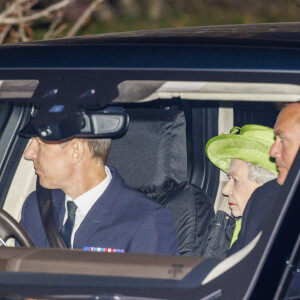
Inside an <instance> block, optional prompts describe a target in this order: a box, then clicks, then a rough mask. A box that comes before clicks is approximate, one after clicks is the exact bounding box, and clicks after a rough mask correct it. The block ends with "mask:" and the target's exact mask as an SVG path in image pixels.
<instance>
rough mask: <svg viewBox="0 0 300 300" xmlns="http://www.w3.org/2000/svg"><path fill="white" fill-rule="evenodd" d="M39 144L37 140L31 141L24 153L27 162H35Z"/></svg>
mask: <svg viewBox="0 0 300 300" xmlns="http://www.w3.org/2000/svg"><path fill="white" fill-rule="evenodd" d="M37 148H38V144H37V141H36V139H35V138H33V139H31V142H30V144H29V145H28V147H27V148H26V150H25V151H24V158H25V159H27V160H34V159H36V158H37Z"/></svg>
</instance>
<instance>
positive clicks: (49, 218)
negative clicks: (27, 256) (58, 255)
mask: <svg viewBox="0 0 300 300" xmlns="http://www.w3.org/2000/svg"><path fill="white" fill-rule="evenodd" d="M36 197H37V203H38V207H39V212H40V215H41V219H42V224H43V227H44V230H45V233H46V237H47V240H48V242H49V245H50V247H51V248H67V247H66V245H65V242H64V240H63V239H62V237H61V235H60V234H59V231H58V228H57V225H56V221H55V217H54V211H53V203H52V195H51V190H48V189H45V188H43V187H42V186H41V185H40V181H39V177H38V178H37V181H36Z"/></svg>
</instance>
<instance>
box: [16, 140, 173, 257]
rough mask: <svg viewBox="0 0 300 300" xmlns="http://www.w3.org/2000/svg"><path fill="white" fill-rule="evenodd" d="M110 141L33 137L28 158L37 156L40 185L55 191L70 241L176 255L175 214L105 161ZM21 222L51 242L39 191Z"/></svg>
mask: <svg viewBox="0 0 300 300" xmlns="http://www.w3.org/2000/svg"><path fill="white" fill-rule="evenodd" d="M110 145H111V140H110V139H81V138H73V139H70V140H68V141H67V142H47V141H44V140H42V139H41V138H38V137H33V138H32V141H31V143H30V145H29V146H28V148H27V149H26V150H25V152H24V157H25V159H28V160H32V161H33V163H34V168H35V172H36V174H37V175H38V176H39V180H40V184H41V186H43V187H45V188H47V189H51V190H52V191H51V192H52V202H53V206H54V215H55V218H56V221H57V226H58V229H59V231H60V232H61V235H62V237H63V239H64V241H65V243H66V245H67V246H68V247H69V248H79V249H86V250H92V251H106V252H136V253H157V254H177V253H178V252H177V238H176V234H175V228H174V222H173V217H172V215H171V214H170V212H169V211H168V210H167V209H166V208H163V207H161V206H160V205H158V204H157V203H155V202H154V201H152V200H151V199H150V198H148V197H147V196H146V195H144V194H142V193H139V192H137V191H135V190H133V189H131V188H130V187H128V186H127V185H126V184H125V183H124V181H123V179H122V178H121V177H120V175H119V174H118V173H117V171H116V170H115V169H114V168H112V167H108V166H105V163H106V160H107V156H108V152H109V149H110ZM136 175H137V176H138V174H136ZM20 223H21V225H23V227H24V228H25V229H26V231H27V232H28V234H29V235H30V237H31V238H32V240H33V242H34V243H35V245H36V246H38V247H48V246H49V244H48V241H47V238H46V235H45V231H44V229H43V226H42V222H41V217H40V214H39V211H38V205H37V198H36V192H33V193H32V194H30V195H29V196H28V198H27V199H26V201H25V203H24V206H23V209H22V217H21V222H20Z"/></svg>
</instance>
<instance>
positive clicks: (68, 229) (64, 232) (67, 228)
mask: <svg viewBox="0 0 300 300" xmlns="http://www.w3.org/2000/svg"><path fill="white" fill-rule="evenodd" d="M76 209H77V205H76V204H75V203H74V201H68V202H67V210H68V218H67V220H66V222H65V225H64V226H63V228H62V229H61V232H60V234H61V236H62V238H63V240H64V242H65V244H66V246H67V247H68V248H71V235H72V231H73V227H74V223H75V215H76Z"/></svg>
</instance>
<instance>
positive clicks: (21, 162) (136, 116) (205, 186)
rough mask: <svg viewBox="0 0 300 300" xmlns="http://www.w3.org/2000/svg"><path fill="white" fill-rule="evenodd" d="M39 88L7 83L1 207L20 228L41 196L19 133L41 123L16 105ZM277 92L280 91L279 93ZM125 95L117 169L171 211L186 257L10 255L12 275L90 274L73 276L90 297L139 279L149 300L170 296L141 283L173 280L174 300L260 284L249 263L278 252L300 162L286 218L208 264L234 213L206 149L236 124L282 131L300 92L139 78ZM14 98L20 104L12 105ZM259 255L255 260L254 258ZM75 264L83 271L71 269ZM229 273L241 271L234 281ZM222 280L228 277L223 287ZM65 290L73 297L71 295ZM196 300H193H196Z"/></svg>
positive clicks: (2, 89)
mask: <svg viewBox="0 0 300 300" xmlns="http://www.w3.org/2000/svg"><path fill="white" fill-rule="evenodd" d="M5 84H7V85H5ZM37 86H38V82H37V81H32V82H30V84H28V83H27V84H23V85H22V82H18V88H16V84H12V81H11V82H10V84H9V82H8V81H7V82H6V81H5V80H4V81H3V82H2V85H1V86H0V98H3V99H5V101H3V102H1V103H0V105H1V109H0V114H1V118H0V120H1V121H0V122H1V123H0V149H1V151H0V160H1V161H2V162H3V163H2V164H1V165H2V168H3V170H2V172H1V174H2V177H1V178H0V191H1V192H0V203H1V205H2V207H3V208H4V210H5V211H7V212H8V213H9V214H10V215H11V216H13V217H14V218H15V219H16V220H17V221H19V220H20V216H21V209H22V205H23V202H24V201H25V199H26V197H27V196H28V195H29V194H30V193H31V192H32V191H34V190H35V188H36V175H35V174H34V169H33V165H32V163H31V162H30V161H26V160H25V159H24V158H23V157H22V153H23V152H24V150H25V148H26V145H27V143H28V139H26V138H22V137H20V136H19V135H18V132H19V131H20V129H22V128H24V126H25V124H27V122H28V120H29V119H30V118H32V116H33V118H34V109H33V106H32V105H30V104H28V102H27V103H25V104H22V103H20V102H18V101H15V99H17V98H18V93H19V94H20V93H21V95H22V96H21V98H24V97H25V96H24V93H23V92H24V90H25V92H26V97H28V98H30V97H32V95H33V94H34V89H35V88H36V87H37ZM7 87H9V88H7ZM12 87H13V88H12ZM24 87H25V89H24ZM18 89H19V90H18ZM270 90H272V91H273V92H272V93H270ZM118 91H119V92H118V95H117V96H116V97H115V98H114V99H113V101H112V103H111V104H110V107H113V108H116V107H117V108H120V107H121V108H122V109H123V110H124V111H125V113H126V114H127V115H128V116H129V125H128V129H127V130H126V131H125V130H123V131H121V133H120V132H119V134H118V136H112V137H113V142H112V148H111V151H110V154H109V158H108V164H109V165H112V166H113V167H115V168H116V169H117V170H118V172H119V173H120V174H121V176H122V177H123V178H124V180H125V181H126V182H127V183H128V185H129V186H131V187H132V188H134V189H137V190H139V191H141V192H143V193H146V194H147V195H148V196H149V197H151V198H152V199H153V200H154V201H157V202H159V203H160V204H161V205H163V206H165V207H167V208H168V209H169V210H170V211H171V213H172V214H173V216H174V220H175V227H176V232H177V237H178V246H179V252H180V255H181V256H179V257H172V258H168V259H169V260H168V259H167V258H159V257H152V256H150V257H148V256H147V255H142V254H136V255H131V254H128V255H127V256H126V257H127V258H126V259H125V260H122V257H120V258H116V257H115V256H114V257H109V256H104V255H101V253H100V254H98V253H85V252H83V251H78V250H76V251H70V250H55V249H51V250H50V249H48V250H47V249H43V251H41V250H40V249H34V248H28V249H20V248H14V249H12V248H7V249H5V250H4V251H2V252H1V255H2V256H1V257H2V258H5V259H0V261H2V263H0V266H2V268H4V269H6V270H7V271H9V272H16V271H22V272H27V274H28V272H31V273H33V274H32V276H37V274H40V272H41V270H47V272H48V273H53V274H71V275H74V276H75V275H76V274H77V275H82V276H83V275H89V276H87V277H86V278H84V277H82V276H81V277H80V276H79V277H77V278H76V276H75V277H72V278H73V279H74V278H75V279H74V280H75V281H74V282H76V281H77V280H80V281H81V283H83V286H84V287H81V290H80V291H81V293H84V292H86V293H88V289H89V284H91V280H92V278H93V277H92V275H98V276H108V277H109V278H111V277H115V278H116V280H117V278H120V277H130V278H133V279H134V280H135V281H134V283H133V286H135V285H136V286H135V288H136V295H140V297H142V295H144V294H145V291H148V293H149V295H150V294H151V296H152V297H153V298H152V299H159V298H158V295H161V294H159V293H158V288H160V289H161V288H162V286H161V284H160V283H159V282H156V283H153V284H152V285H151V287H150V285H148V286H147V283H145V281H142V282H141V278H143V279H157V280H158V279H164V280H167V281H165V282H164V284H165V286H166V287H165V292H163V293H162V294H164V293H165V295H170V294H168V293H169V292H170V290H172V289H174V290H176V297H177V298H176V299H180V297H182V296H183V295H184V291H182V290H181V289H180V288H181V287H186V286H187V285H188V286H190V287H191V291H192V292H193V291H194V292H195V291H200V290H199V289H200V288H199V287H198V285H199V280H200V282H201V286H202V287H204V286H206V289H203V295H209V297H208V298H207V299H215V298H214V297H216V296H217V295H219V294H220V291H219V289H215V288H214V286H217V285H218V282H217V283H214V282H215V281H214V280H216V279H217V280H223V283H224V282H229V281H230V280H234V278H235V279H238V276H240V274H242V273H241V272H243V271H244V270H245V268H248V271H247V272H248V273H249V276H251V274H252V276H253V279H252V281H253V282H254V281H255V280H258V278H259V276H260V275H259V274H258V273H257V275H255V274H256V273H255V272H256V269H255V268H254V266H249V263H250V264H253V265H255V264H256V263H257V264H258V263H259V261H260V259H261V256H262V255H264V253H267V251H271V250H270V249H274V248H272V247H275V245H276V241H275V243H274V242H272V243H271V242H269V240H268V238H269V236H270V235H271V234H272V232H274V231H273V230H274V228H275V229H276V230H279V228H276V226H275V225H276V224H278V222H280V216H281V214H283V212H282V207H284V205H286V208H285V209H286V210H287V211H290V210H291V209H292V208H291V207H289V206H288V205H287V204H284V203H286V202H285V201H284V200H285V199H286V197H290V201H292V199H293V196H294V194H293V193H290V192H288V190H292V188H291V186H295V190H294V193H299V187H298V190H297V179H296V180H295V179H294V178H297V176H298V175H297V174H296V173H297V172H298V171H299V167H298V168H297V165H298V166H299V154H298V156H297V159H296V161H295V163H294V170H295V171H294V172H291V176H290V177H291V179H290V181H289V182H287V184H286V186H287V187H286V188H285V189H283V192H282V195H283V196H282V201H281V204H282V206H281V207H280V205H278V206H276V207H277V211H276V212H275V213H274V216H271V217H270V222H269V223H268V228H266V230H265V231H264V232H261V233H260V234H259V235H258V236H257V237H256V238H255V239H254V240H253V241H252V243H250V244H249V245H248V246H247V247H245V248H244V249H242V250H241V251H239V252H238V253H236V254H235V255H233V256H232V257H229V258H227V259H224V260H220V259H213V258H211V259H204V258H203V257H200V256H199V253H201V245H202V244H201V242H202V240H203V238H204V235H205V231H206V229H207V227H208V225H209V220H210V219H211V217H212V216H213V214H214V211H217V210H224V211H226V212H228V213H230V210H229V207H228V205H227V201H226V200H224V197H223V196H222V192H221V191H222V187H223V186H224V184H225V183H226V181H227V176H226V174H224V173H223V172H220V171H219V169H217V168H216V167H215V166H213V165H212V164H211V163H210V162H209V160H208V159H207V157H206V155H205V144H206V142H207V141H208V140H209V139H210V138H212V137H214V136H216V135H218V134H221V133H222V132H224V133H228V132H229V131H230V129H231V128H232V127H233V126H239V127H242V126H243V125H245V124H260V125H265V126H270V127H273V125H274V123H275V121H276V117H277V115H278V112H279V110H280V108H281V107H282V105H284V102H289V101H295V100H297V99H299V95H300V87H299V85H295V84H281V85H280V84H274V85H272V84H267V83H234V82H231V83H228V82H227V83H225V82H184V81H177V82H175V81H169V82H168V81H147V80H141V81H137V80H134V81H123V82H122V83H120V84H119V85H118ZM8 98H11V100H9V101H7V99H8ZM274 100H275V101H274ZM37 106H38V105H37ZM35 109H36V108H35ZM87 110H88V109H87ZM72 130H73V129H72ZM298 173H299V172H298ZM4 174H5V175H4ZM292 176H293V177H292ZM298 182H299V179H298ZM284 193H285V194H284ZM286 195H287V196H286ZM294 202H295V201H294ZM294 202H293V203H294ZM293 205H296V204H293ZM295 207H296V206H295ZM286 217H287V216H284V215H283V216H282V218H286ZM281 222H282V220H281ZM274 224H275V225H274ZM280 230H282V229H280ZM282 234H284V233H282ZM277 242H278V241H277ZM7 245H8V246H10V247H13V246H14V240H13V239H10V240H9V241H7ZM266 245H267V246H266ZM21 250H22V251H21ZM71 252H73V253H71ZM250 253H251V254H252V257H249V254H250ZM186 256H192V257H191V258H189V257H186ZM49 257H50V258H51V259H50V261H49ZM136 257H138V258H139V259H138V260H137V259H136ZM75 259H76V266H74V265H73V266H72V267H71V265H72V262H73V261H74V260H75ZM170 264H171V265H172V268H171V269H170ZM145 266H147V268H145ZM149 266H152V268H149ZM237 268H238V269H237ZM227 270H231V273H230V274H228V275H226V271H227ZM237 270H239V271H237ZM116 272H117V273H116ZM265 272H267V271H265ZM268 272H270V268H269V269H268ZM199 274H201V276H200V277H199ZM221 274H225V276H224V278H222V279H220V275H221ZM232 274H235V275H234V276H232ZM253 274H254V275H255V276H254V275H253ZM226 276H227V277H226ZM20 278H21V277H20ZM102 279H103V278H102ZM35 280H37V281H39V280H40V284H41V286H43V288H44V289H45V284H44V283H43V280H45V278H43V277H40V278H39V279H37V278H35ZM60 280H62V281H63V282H65V283H66V281H65V280H66V279H65V278H63V277H61V278H60ZM107 280H109V279H107ZM122 280H124V278H123V279H122ZM168 280H169V281H168ZM172 280H173V281H174V282H175V281H178V282H179V281H180V280H183V283H181V286H180V284H179V285H178V283H174V282H172ZM278 280H279V279H278ZM74 284H75V283H74ZM93 284H94V285H96V284H97V288H98V289H100V288H102V289H104V290H105V292H110V291H111V290H112V289H113V288H117V289H118V291H120V292H124V293H125V294H127V293H129V292H128V291H127V290H126V288H125V287H124V286H121V285H120V284H116V283H114V282H111V279H110V285H109V286H110V288H108V287H107V286H108V285H107V281H106V280H105V279H104V280H103V281H102V282H101V283H99V282H98V281H97V283H96V281H95V283H93ZM176 284H177V285H176ZM71 285H72V284H71ZM260 288H262V287H260ZM23 289H25V287H24V286H23ZM110 289H111V290H110ZM240 289H241V290H243V291H244V290H245V286H243V284H242V286H241V287H240ZM45 290H46V291H47V289H45ZM60 291H61V292H62V293H64V289H63V288H61V290H60ZM160 291H161V290H160ZM201 291H202V290H201ZM192 292H191V293H192ZM248 292H249V290H248ZM223 293H224V291H223ZM278 293H280V292H278ZM200 294H201V293H200ZM190 295H191V294H190ZM185 296H186V294H185ZM156 297H157V298H156ZM168 297H169V296H168ZM107 299H112V298H107ZM122 299H123V298H122ZM124 299H126V298H124ZM132 299H133V298H132ZM136 299H142V298H136ZM145 299H146V298H145ZM147 299H149V298H147ZM174 299H175V297H174ZM188 299H193V298H192V296H191V297H190V298H188ZM197 299H198V298H197ZM205 299H206V298H205Z"/></svg>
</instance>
